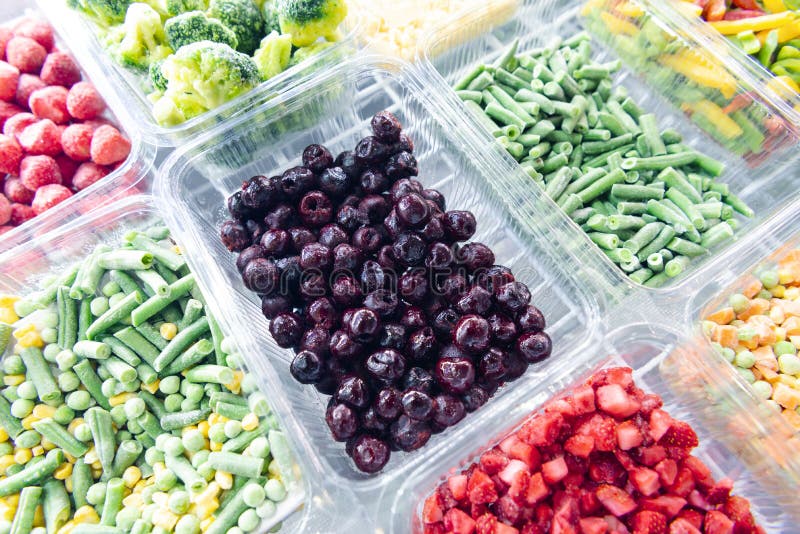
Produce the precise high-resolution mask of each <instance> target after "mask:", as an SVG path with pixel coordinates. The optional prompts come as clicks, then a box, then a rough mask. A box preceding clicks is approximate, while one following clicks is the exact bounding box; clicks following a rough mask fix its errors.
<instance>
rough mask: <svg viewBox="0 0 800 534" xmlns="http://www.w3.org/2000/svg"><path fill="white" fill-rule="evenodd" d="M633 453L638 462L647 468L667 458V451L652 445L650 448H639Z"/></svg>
mask: <svg viewBox="0 0 800 534" xmlns="http://www.w3.org/2000/svg"><path fill="white" fill-rule="evenodd" d="M635 452H636V457H637V458H638V460H639V462H640V463H643V464H644V465H646V466H647V467H653V466H654V465H656V464H657V463H658V462H660V461H661V460H663V459H664V458H666V457H667V450H666V449H665V448H664V447H662V446H660V445H653V446H652V447H640V448H639V449H637V450H636V451H635Z"/></svg>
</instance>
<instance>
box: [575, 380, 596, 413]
mask: <svg viewBox="0 0 800 534" xmlns="http://www.w3.org/2000/svg"><path fill="white" fill-rule="evenodd" d="M569 402H570V403H571V404H572V407H573V408H574V410H575V414H576V415H583V414H587V413H592V412H593V411H595V404H594V390H593V389H592V387H591V386H590V385H588V384H584V385H582V386H578V387H577V388H575V390H573V392H572V394H571V395H570V396H569Z"/></svg>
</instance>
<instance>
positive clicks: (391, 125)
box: [370, 111, 403, 144]
mask: <svg viewBox="0 0 800 534" xmlns="http://www.w3.org/2000/svg"><path fill="white" fill-rule="evenodd" d="M370 126H372V133H373V134H375V137H377V138H378V139H380V140H381V141H383V142H384V143H389V144H391V143H396V142H397V141H398V140H399V139H400V130H402V129H403V126H402V125H401V124H400V121H399V120H398V119H397V117H395V116H394V115H393V114H392V113H390V112H388V111H379V112H378V113H376V114H375V115H373V116H372V120H371V121H370Z"/></svg>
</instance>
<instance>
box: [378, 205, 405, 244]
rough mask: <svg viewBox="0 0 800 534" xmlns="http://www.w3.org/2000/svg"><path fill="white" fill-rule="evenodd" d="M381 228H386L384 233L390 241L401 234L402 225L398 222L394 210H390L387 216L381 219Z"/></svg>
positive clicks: (398, 219)
mask: <svg viewBox="0 0 800 534" xmlns="http://www.w3.org/2000/svg"><path fill="white" fill-rule="evenodd" d="M383 227H384V228H386V233H388V234H389V237H390V238H392V239H397V236H399V235H400V234H401V233H403V223H402V222H400V218H399V217H398V216H397V210H396V209H394V208H392V210H391V211H390V212H389V215H387V216H386V218H385V219H383Z"/></svg>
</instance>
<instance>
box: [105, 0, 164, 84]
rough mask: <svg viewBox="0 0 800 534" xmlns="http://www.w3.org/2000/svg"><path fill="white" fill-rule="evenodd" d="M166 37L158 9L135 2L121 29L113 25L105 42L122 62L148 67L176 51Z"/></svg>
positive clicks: (122, 63)
mask: <svg viewBox="0 0 800 534" xmlns="http://www.w3.org/2000/svg"><path fill="white" fill-rule="evenodd" d="M117 39H118V41H116V40H117ZM166 39H167V38H166V35H165V34H164V27H163V26H162V25H161V16H160V15H159V14H158V12H157V11H156V10H155V9H153V8H152V7H150V6H149V5H147V4H143V3H134V4H131V5H130V7H129V8H128V13H127V14H126V15H125V23H124V24H123V25H122V27H121V29H120V28H112V29H111V30H110V31H109V33H108V35H107V36H106V39H105V43H106V46H108V47H109V50H110V52H111V53H112V55H113V56H114V57H115V58H116V59H117V61H118V62H119V63H120V64H121V65H123V66H125V67H129V68H132V69H135V70H139V71H146V70H147V69H148V67H149V66H150V63H151V62H153V61H157V60H159V59H164V58H165V57H167V56H168V55H170V54H171V53H172V49H171V48H170V47H169V45H167V42H166Z"/></svg>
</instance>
